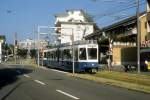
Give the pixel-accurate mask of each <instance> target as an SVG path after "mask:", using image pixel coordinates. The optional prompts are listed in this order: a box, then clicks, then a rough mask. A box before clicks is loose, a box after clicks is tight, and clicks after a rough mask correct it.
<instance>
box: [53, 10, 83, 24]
mask: <svg viewBox="0 0 150 100" xmlns="http://www.w3.org/2000/svg"><path fill="white" fill-rule="evenodd" d="M71 19H73V21H75V22H80V21H82V22H85V18H84V15H83V14H82V12H81V11H80V10H79V11H78V10H77V11H68V12H67V14H66V15H65V16H57V17H56V22H55V24H56V23H57V22H69V21H70V20H71Z"/></svg>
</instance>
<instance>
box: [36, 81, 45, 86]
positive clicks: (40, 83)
mask: <svg viewBox="0 0 150 100" xmlns="http://www.w3.org/2000/svg"><path fill="white" fill-rule="evenodd" d="M34 81H35V82H37V83H39V84H41V85H46V84H45V83H43V82H41V81H39V80H34Z"/></svg>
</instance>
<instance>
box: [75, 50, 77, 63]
mask: <svg viewBox="0 0 150 100" xmlns="http://www.w3.org/2000/svg"><path fill="white" fill-rule="evenodd" d="M75 61H78V49H76V50H75Z"/></svg>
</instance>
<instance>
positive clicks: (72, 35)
mask: <svg viewBox="0 0 150 100" xmlns="http://www.w3.org/2000/svg"><path fill="white" fill-rule="evenodd" d="M41 28H49V29H71V35H65V36H71V41H72V74H73V75H74V72H75V68H74V34H73V28H63V27H50V26H38V66H39V62H40V61H39V60H40V59H39V55H40V53H39V49H40V46H39V38H40V29H41Z"/></svg>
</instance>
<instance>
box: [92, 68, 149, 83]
mask: <svg viewBox="0 0 150 100" xmlns="http://www.w3.org/2000/svg"><path fill="white" fill-rule="evenodd" d="M93 76H96V77H103V78H107V79H113V80H118V81H123V82H128V83H134V84H139V85H145V86H150V75H143V74H133V73H125V72H115V71H102V72H98V73H97V74H95V75H93Z"/></svg>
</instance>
